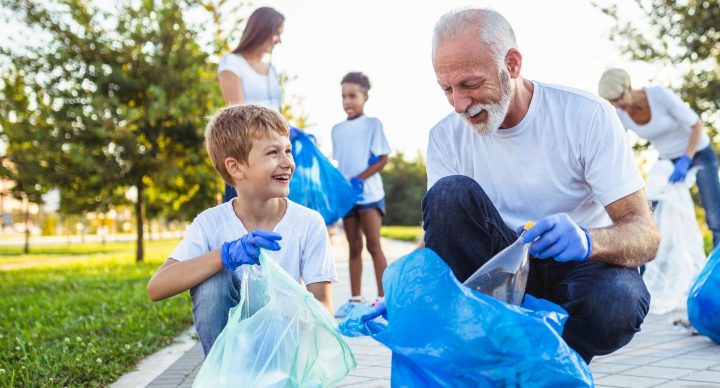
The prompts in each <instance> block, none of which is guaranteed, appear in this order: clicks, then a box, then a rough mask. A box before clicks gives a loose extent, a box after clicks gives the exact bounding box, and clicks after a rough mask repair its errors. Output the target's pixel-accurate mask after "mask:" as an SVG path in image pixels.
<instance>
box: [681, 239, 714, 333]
mask: <svg viewBox="0 0 720 388" xmlns="http://www.w3.org/2000/svg"><path fill="white" fill-rule="evenodd" d="M687 309H688V319H690V323H692V325H693V326H694V327H695V328H696V329H697V331H698V332H699V333H700V334H702V335H705V336H708V337H710V339H712V340H713V341H715V342H717V343H720V246H719V247H717V248H715V250H713V251H712V253H710V257H709V258H708V261H707V263H706V264H705V267H703V269H702V270H701V271H700V274H699V275H698V277H697V279H695V282H694V283H693V285H692V287H690V293H689V295H688V300H687Z"/></svg>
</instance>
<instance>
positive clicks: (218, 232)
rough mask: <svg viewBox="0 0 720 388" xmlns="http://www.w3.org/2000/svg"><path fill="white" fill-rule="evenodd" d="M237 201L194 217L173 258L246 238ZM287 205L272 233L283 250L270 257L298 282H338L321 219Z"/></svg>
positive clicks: (198, 252)
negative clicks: (279, 237) (277, 237)
mask: <svg viewBox="0 0 720 388" xmlns="http://www.w3.org/2000/svg"><path fill="white" fill-rule="evenodd" d="M235 200H237V198H234V199H233V200H231V201H228V202H225V203H223V204H222V205H218V206H215V207H213V208H210V209H207V210H205V211H203V212H202V213H200V214H199V215H198V216H197V217H195V220H193V222H192V224H190V227H189V228H188V230H187V231H186V232H185V236H184V237H183V239H182V241H180V244H179V245H178V246H177V248H175V250H174V251H173V252H172V254H171V255H170V258H173V259H175V260H179V261H183V260H188V259H192V258H194V257H198V256H200V255H203V254H205V253H207V252H210V251H211V250H213V249H217V248H220V247H222V244H223V243H224V242H227V241H234V240H237V239H238V238H240V237H242V236H244V235H246V234H247V233H248V231H247V230H246V229H245V226H244V225H243V223H242V221H241V220H240V218H238V217H237V215H236V214H235V211H234V210H233V207H232V204H233V202H234V201H235ZM287 204H288V206H287V210H286V211H285V215H284V216H283V218H282V219H281V220H280V222H278V224H277V225H276V226H275V229H274V230H273V231H274V232H276V233H279V234H280V235H281V236H282V240H280V241H279V242H278V243H279V244H280V250H279V251H276V252H273V251H269V252H267V253H268V256H269V257H272V258H273V259H275V261H276V262H277V263H278V264H280V266H281V267H282V268H283V269H285V271H287V273H288V274H290V276H292V277H293V278H294V279H295V280H297V281H298V282H302V283H304V284H311V283H317V282H326V281H327V282H336V281H337V271H336V270H335V262H334V261H333V258H332V255H331V251H330V240H329V238H328V234H327V229H325V221H323V218H322V216H321V215H320V214H319V213H318V212H316V211H314V210H311V209H308V208H306V207H304V206H301V205H298V204H297V203H295V202H293V201H291V200H289V199H288V200H287ZM240 268H242V267H240Z"/></svg>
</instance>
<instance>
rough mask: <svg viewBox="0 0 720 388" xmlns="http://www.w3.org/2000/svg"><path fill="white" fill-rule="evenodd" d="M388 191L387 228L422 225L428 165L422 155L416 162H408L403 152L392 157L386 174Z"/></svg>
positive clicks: (385, 182) (384, 182)
mask: <svg viewBox="0 0 720 388" xmlns="http://www.w3.org/2000/svg"><path fill="white" fill-rule="evenodd" d="M381 174H382V178H383V184H384V188H385V202H386V205H387V217H385V220H384V221H383V223H384V224H386V225H416V226H417V225H420V223H421V222H422V211H421V208H420V204H421V202H422V199H423V197H424V196H425V191H426V190H427V177H426V173H425V162H424V161H423V159H422V157H421V156H420V155H419V154H418V155H417V156H416V157H415V159H414V160H411V161H408V160H405V155H403V153H402V152H397V153H396V154H394V155H392V156H390V158H389V159H388V163H387V165H386V166H385V169H384V170H383V171H382V173H381Z"/></svg>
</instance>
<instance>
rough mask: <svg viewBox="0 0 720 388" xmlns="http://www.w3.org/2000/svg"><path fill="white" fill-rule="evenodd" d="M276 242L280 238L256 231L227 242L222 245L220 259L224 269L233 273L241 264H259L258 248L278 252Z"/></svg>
mask: <svg viewBox="0 0 720 388" xmlns="http://www.w3.org/2000/svg"><path fill="white" fill-rule="evenodd" d="M278 240H282V236H280V235H279V234H277V233H275V232H268V231H267V230H262V229H256V230H255V231H253V232H250V233H248V234H246V235H244V236H242V237H240V238H239V239H237V240H235V241H229V242H226V243H224V244H223V245H222V250H221V251H220V258H221V259H222V263H223V265H224V266H225V268H227V269H229V270H230V271H234V270H236V269H237V267H239V266H241V265H243V264H260V262H259V260H258V259H259V257H260V248H263V249H268V250H271V251H278V250H280V244H278V243H277V241H278Z"/></svg>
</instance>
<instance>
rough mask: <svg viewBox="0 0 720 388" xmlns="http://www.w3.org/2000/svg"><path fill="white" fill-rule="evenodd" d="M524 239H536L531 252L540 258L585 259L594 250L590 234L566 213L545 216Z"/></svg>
mask: <svg viewBox="0 0 720 388" xmlns="http://www.w3.org/2000/svg"><path fill="white" fill-rule="evenodd" d="M522 239H523V242H524V243H529V242H533V241H534V242H533V243H532V245H531V246H530V254H531V255H533V256H535V257H538V258H540V259H548V258H551V257H552V258H554V259H555V261H559V262H567V261H585V260H587V258H588V257H589V256H590V252H592V240H591V239H590V234H589V233H588V232H587V230H585V228H583V227H582V226H579V225H578V224H576V223H575V221H573V220H571V219H570V217H568V215H567V214H565V213H559V214H554V215H552V216H549V217H545V218H543V219H542V220H540V221H539V222H538V223H537V224H535V226H533V227H532V228H530V229H529V230H528V231H527V232H525V234H524V235H523V237H522ZM536 239H537V240H536Z"/></svg>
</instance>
